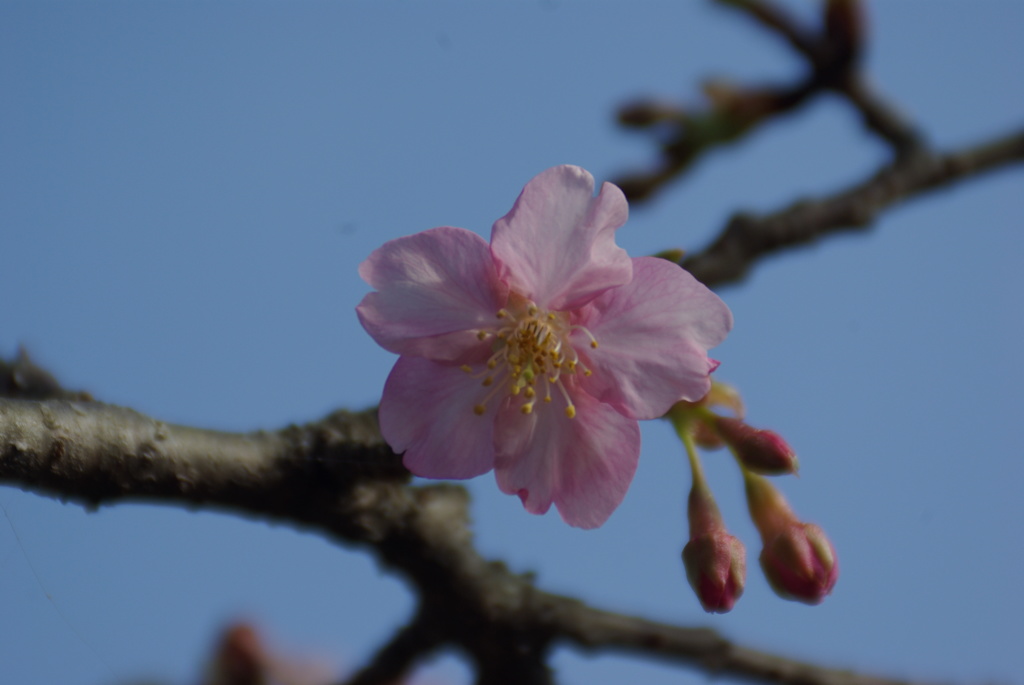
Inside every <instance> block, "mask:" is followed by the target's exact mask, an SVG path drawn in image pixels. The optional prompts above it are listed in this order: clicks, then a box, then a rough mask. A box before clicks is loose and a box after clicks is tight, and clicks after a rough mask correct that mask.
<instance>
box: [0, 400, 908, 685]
mask: <svg viewBox="0 0 1024 685" xmlns="http://www.w3.org/2000/svg"><path fill="white" fill-rule="evenodd" d="M51 390H52V392H53V394H55V395H59V396H64V391H62V390H60V389H59V387H56V386H55V387H52V388H51ZM13 394H14V395H17V394H18V393H17V392H14V393H13ZM407 479H408V474H407V472H406V471H405V470H404V469H403V468H402V467H401V463H400V460H399V457H398V456H396V455H394V454H393V453H392V452H391V451H390V450H389V449H388V448H387V446H386V445H385V444H384V443H383V442H382V440H381V438H380V434H379V431H378V429H377V425H376V418H375V412H374V411H367V412H361V413H349V412H336V413H334V414H331V415H330V416H328V417H327V418H325V419H323V420H322V421H318V422H314V423H311V424H307V425H304V426H289V427H287V428H285V429H282V430H280V431H274V432H264V431H260V432H255V433H248V434H234V433H222V432H218V431H210V430H203V429H198V428H191V427H186V426H175V425H170V424H166V423H163V422H161V421H158V420H156V419H152V418H150V417H147V416H144V415H142V414H139V413H138V412H135V411H132V410H130V409H124V408H121V407H115V406H111V405H106V404H102V403H99V402H94V401H89V400H84V399H70V400H69V399H31V400H27V399H16V398H5V399H0V482H2V483H6V484H12V485H17V486H20V487H22V488H23V489H26V490H31V491H34V492H38V493H40V494H47V495H51V496H56V497H59V498H61V499H62V500H72V501H76V502H80V503H82V504H84V505H85V506H87V507H98V506H101V505H109V504H115V503H118V502H123V501H150V502H168V503H173V504H186V505H189V506H196V505H201V506H206V507H211V508H216V509H225V508H227V509H231V510H235V511H240V512H243V513H245V514H247V515H254V516H256V517H259V518H264V519H272V520H276V521H283V522H288V523H291V524H294V525H296V526H300V527H306V528H312V529H315V530H319V531H321V532H322V533H324V534H326V535H328V536H330V537H332V538H334V539H335V540H337V541H339V542H342V543H345V544H355V545H358V546H361V547H365V548H369V549H370V550H372V551H373V552H374V553H375V554H376V556H377V557H378V558H379V559H380V560H381V562H382V563H383V564H384V565H386V566H387V567H388V568H390V569H392V570H393V571H395V572H397V573H399V574H401V575H402V576H403V577H404V578H406V579H407V580H408V582H409V583H410V584H411V585H412V586H413V587H414V589H415V590H416V593H417V595H418V597H419V610H418V613H417V616H416V618H415V619H414V620H413V621H412V622H411V623H410V624H409V626H407V627H406V628H405V629H403V630H402V631H400V632H399V633H398V634H397V635H396V636H395V637H394V638H393V639H392V640H391V641H390V642H389V643H388V644H387V645H385V646H384V648H383V649H382V650H381V652H380V653H379V654H378V655H377V657H376V658H375V659H373V660H371V662H370V663H369V665H368V666H366V667H365V668H364V669H363V670H362V671H360V672H359V673H357V674H356V675H355V676H354V677H353V678H352V680H350V681H349V682H350V683H355V684H358V685H372V684H374V683H389V682H395V681H396V680H397V679H399V678H401V677H403V676H405V675H406V674H407V672H408V671H409V670H410V669H411V668H412V667H413V666H415V664H417V663H418V662H419V661H420V660H422V659H424V658H426V657H427V656H429V655H431V654H432V653H434V652H435V651H437V650H438V649H442V648H454V649H457V650H460V651H462V652H463V653H465V654H467V655H468V656H469V658H470V659H471V660H472V662H473V663H474V664H475V666H476V669H477V673H478V682H480V683H488V684H494V683H497V684H502V683H509V684H512V683H515V684H516V685H529V684H531V683H536V684H540V683H550V682H553V679H552V674H551V672H550V670H549V668H548V666H547V660H548V657H549V655H550V652H551V650H552V649H553V648H555V647H557V646H559V645H574V646H576V647H578V648H581V649H585V650H590V651H601V650H617V651H624V652H628V653H632V654H635V655H637V656H648V657H658V658H660V659H667V660H670V661H675V662H678V663H680V664H683V665H686V666H688V667H690V668H695V669H698V670H703V671H706V672H709V673H723V674H731V675H735V676H739V677H743V678H746V679H749V680H753V681H762V682H773V683H802V684H804V685H900V681H895V680H886V679H880V678H873V677H869V676H863V675H858V674H854V673H851V672H849V671H842V670H836V669H830V668H826V667H822V666H817V665H814V664H811V663H806V662H799V661H795V660H791V659H787V658H784V657H781V656H777V655H772V654H766V653H763V652H758V651H756V650H751V649H749V648H746V647H742V646H739V645H736V644H734V643H732V642H730V641H729V640H727V639H725V638H724V637H722V636H721V635H719V634H717V633H716V632H714V631H712V630H709V629H706V628H687V627H680V626H671V625H666V624H661V623H655V622H652V621H647V620H645V619H642V618H638V617H632V616H626V615H622V614H617V613H612V612H608V611H603V610H600V609H596V608H593V607H590V606H587V605H586V604H584V603H583V602H581V601H579V600H576V599H574V598H571V597H565V596H560V595H554V594H551V593H547V592H544V591H542V590H539V589H538V588H536V587H535V586H534V584H533V582H532V580H531V578H530V576H529V575H520V574H516V573H513V572H512V571H510V570H509V569H508V568H506V566H505V565H504V564H503V563H501V562H497V561H487V560H485V559H483V558H481V557H480V555H479V554H478V553H477V552H476V550H475V548H474V546H473V538H472V532H471V530H470V526H469V514H468V504H469V500H468V495H467V493H466V491H465V490H464V489H463V488H461V487H459V486H455V485H450V484H437V485H431V486H427V487H412V486H410V485H408V483H407V482H406V481H407Z"/></svg>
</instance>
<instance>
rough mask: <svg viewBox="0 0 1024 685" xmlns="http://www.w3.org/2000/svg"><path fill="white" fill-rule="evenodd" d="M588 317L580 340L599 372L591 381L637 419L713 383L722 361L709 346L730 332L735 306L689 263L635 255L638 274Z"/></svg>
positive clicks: (590, 386)
mask: <svg viewBox="0 0 1024 685" xmlns="http://www.w3.org/2000/svg"><path fill="white" fill-rule="evenodd" d="M581 323H583V325H585V326H586V327H587V328H588V330H589V331H590V332H591V333H592V334H593V335H594V337H595V338H596V339H597V341H598V348H597V349H590V347H589V339H588V338H585V337H584V336H583V335H582V332H579V331H578V332H577V334H576V336H575V337H576V338H577V339H579V340H580V343H579V344H577V345H575V347H576V349H577V350H580V352H581V354H583V355H584V357H585V361H586V363H587V365H588V366H589V367H590V368H591V370H592V371H593V374H592V375H591V376H590V377H589V378H586V379H584V381H583V387H584V388H585V389H586V391H587V392H589V393H591V394H592V395H594V396H595V397H596V398H598V399H599V400H601V401H602V402H607V403H609V404H611V405H612V406H613V407H615V408H616V409H617V410H618V411H620V412H622V413H623V414H625V415H626V416H629V417H631V418H634V419H653V418H657V417H659V416H661V415H663V414H664V413H665V412H666V411H668V409H669V407H671V406H672V405H673V404H674V403H676V402H678V401H679V400H690V401H696V400H699V399H700V398H701V397H703V396H704V395H705V394H706V393H707V392H708V390H709V389H710V387H711V381H710V379H709V377H708V374H709V373H710V372H711V371H712V370H713V368H714V366H715V364H714V363H713V362H712V361H711V360H709V359H708V356H707V348H709V347H714V346H715V345H717V344H718V343H720V342H721V341H722V340H724V339H725V336H726V334H727V333H728V332H729V330H730V329H731V328H732V313H731V312H730V311H729V308H728V307H727V306H726V305H725V303H724V302H722V300H721V299H720V298H719V297H718V296H717V295H715V294H714V293H713V292H711V291H710V290H708V289H707V288H706V287H705V286H704V285H703V284H701V283H700V282H699V281H697V279H695V278H694V277H693V276H691V275H690V274H689V272H687V271H685V270H684V269H681V268H679V267H678V266H676V265H675V264H672V263H671V262H668V261H665V260H663V259H655V258H653V257H639V258H636V259H634V260H633V280H632V281H631V282H630V283H629V284H628V285H624V286H622V287H621V288H615V289H613V290H608V291H606V292H605V293H603V294H602V295H601V296H600V297H598V298H597V299H595V300H594V301H593V302H592V303H591V304H590V306H588V307H587V308H586V310H585V311H584V313H583V317H582V320H581Z"/></svg>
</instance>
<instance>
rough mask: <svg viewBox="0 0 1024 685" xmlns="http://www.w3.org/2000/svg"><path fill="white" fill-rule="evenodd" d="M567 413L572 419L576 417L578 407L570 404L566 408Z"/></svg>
mask: <svg viewBox="0 0 1024 685" xmlns="http://www.w3.org/2000/svg"><path fill="white" fill-rule="evenodd" d="M565 415H566V416H568V417H569V418H570V419H575V418H576V407H574V406H573V405H571V404H570V405H569V406H568V407H566V408H565Z"/></svg>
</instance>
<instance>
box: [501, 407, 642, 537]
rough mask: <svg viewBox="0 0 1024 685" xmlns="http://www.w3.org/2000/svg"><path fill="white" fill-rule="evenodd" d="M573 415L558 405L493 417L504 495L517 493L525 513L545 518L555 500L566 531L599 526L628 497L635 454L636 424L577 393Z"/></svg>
mask: <svg viewBox="0 0 1024 685" xmlns="http://www.w3.org/2000/svg"><path fill="white" fill-rule="evenodd" d="M573 401H574V403H575V406H576V412H577V413H576V418H574V419H569V418H568V417H567V416H566V415H565V413H564V409H565V405H564V403H563V402H557V401H556V402H552V403H551V404H549V405H544V406H540V405H538V406H537V407H536V408H535V409H534V412H533V413H532V414H529V415H524V414H522V413H521V412H520V411H519V410H518V409H517V408H516V406H515V405H511V406H508V407H506V408H505V409H503V410H502V411H500V412H499V413H498V419H497V424H496V427H495V449H496V451H497V457H496V459H495V467H494V473H495V476H496V478H497V480H498V487H500V488H501V490H502V491H503V492H506V493H509V494H516V495H519V498H520V499H521V500H522V501H523V505H524V506H525V507H526V510H527V511H529V512H531V513H534V514H543V513H544V512H546V511H547V510H548V508H549V507H550V506H551V504H552V502H554V504H555V506H556V507H558V512H559V513H560V514H561V515H562V518H563V519H564V520H565V522H566V523H568V524H569V525H571V526H577V527H579V528H597V527H598V526H600V525H601V524H602V523H604V522H605V521H606V520H607V519H608V517H609V516H610V515H611V513H612V512H613V511H615V508H616V507H618V506H619V503H620V502H622V498H623V497H625V495H626V490H627V489H628V488H629V484H630V482H631V481H632V480H633V474H634V473H635V472H636V465H637V459H638V457H639V455H640V427H639V426H638V425H637V422H636V421H634V420H631V419H628V418H626V417H625V416H623V415H622V414H619V413H618V412H616V411H615V410H614V409H612V408H611V407H610V406H609V405H607V404H602V403H600V402H598V401H597V400H595V399H594V398H592V397H590V396H589V395H587V394H585V393H582V392H575V393H574V394H573Z"/></svg>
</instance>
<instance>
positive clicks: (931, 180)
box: [682, 131, 1024, 286]
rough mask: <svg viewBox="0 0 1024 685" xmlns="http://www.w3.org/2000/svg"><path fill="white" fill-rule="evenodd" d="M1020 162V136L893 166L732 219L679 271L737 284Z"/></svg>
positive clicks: (1023, 135) (1023, 139)
mask: <svg viewBox="0 0 1024 685" xmlns="http://www.w3.org/2000/svg"><path fill="white" fill-rule="evenodd" d="M1021 161H1024V131H1020V132H1017V133H1014V134H1012V135H1009V136H1005V137H1003V138H998V139H996V140H992V141H990V142H987V143H985V144H983V145H979V146H977V147H973V148H969V149H965V150H961V151H957V152H952V153H949V154H946V155H935V156H931V155H927V156H926V155H922V156H915V157H912V158H909V159H907V160H905V161H903V162H895V163H893V164H890V165H887V166H885V167H883V168H882V170H881V171H879V172H877V173H876V174H875V175H873V176H872V177H871V178H868V179H867V180H865V181H862V182H861V183H858V184H857V185H855V186H853V187H852V188H850V189H848V190H844V191H842V192H840V193H837V194H835V195H831V196H828V197H823V198H819V199H813V200H801V201H799V202H796V203H794V204H792V205H790V206H789V207H787V208H786V209H783V210H781V211H779V212H776V213H774V214H769V215H767V216H762V217H757V216H753V215H750V214H737V215H735V216H734V217H733V218H732V219H731V220H730V221H729V223H728V225H727V226H726V227H725V229H724V230H723V231H722V233H721V234H720V235H719V236H718V237H717V238H716V239H715V240H714V241H713V242H712V243H711V245H710V246H708V247H707V248H706V249H705V250H703V251H702V252H698V253H695V254H692V255H690V256H689V257H687V258H686V259H685V260H683V262H682V265H683V267H685V268H686V269H687V270H688V271H690V273H692V274H693V275H694V276H696V277H697V278H698V279H699V280H701V281H702V282H704V283H705V284H707V285H709V286H718V285H723V284H726V283H733V282H736V281H739V280H741V279H742V278H743V277H744V276H746V274H747V272H748V271H749V269H750V268H751V266H753V264H754V263H756V262H757V260H759V259H761V258H763V257H766V256H768V255H771V254H773V253H775V252H779V251H782V250H785V249H788V248H791V247H794V246H797V245H803V244H807V243H811V242H814V241H815V240H817V239H818V238H820V237H823V236H826V235H829V234H831V233H836V232H839V231H852V230H864V229H866V228H868V227H869V226H870V225H871V222H872V221H874V219H875V218H876V217H877V215H878V214H879V213H880V212H881V211H882V210H884V209H886V208H887V207H890V206H891V205H894V204H897V203H899V202H902V201H904V200H908V199H910V198H913V197H916V196H918V195H921V194H923V193H926V192H929V191H933V190H936V189H939V188H942V187H944V186H947V185H950V184H952V183H955V182H958V181H962V180H965V179H967V178H971V177H973V176H977V175H979V174H982V173H985V172H988V171H993V170H995V169H998V168H1000V167H1003V166H1006V165H1009V164H1015V163H1019V162H1021Z"/></svg>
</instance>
